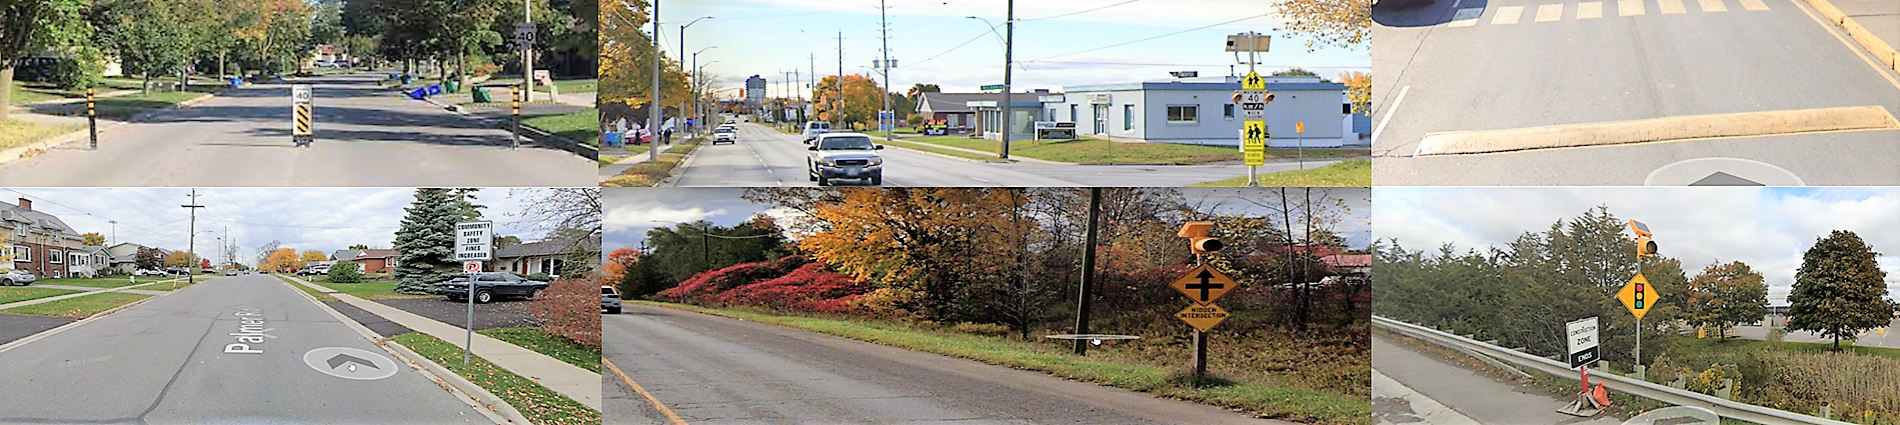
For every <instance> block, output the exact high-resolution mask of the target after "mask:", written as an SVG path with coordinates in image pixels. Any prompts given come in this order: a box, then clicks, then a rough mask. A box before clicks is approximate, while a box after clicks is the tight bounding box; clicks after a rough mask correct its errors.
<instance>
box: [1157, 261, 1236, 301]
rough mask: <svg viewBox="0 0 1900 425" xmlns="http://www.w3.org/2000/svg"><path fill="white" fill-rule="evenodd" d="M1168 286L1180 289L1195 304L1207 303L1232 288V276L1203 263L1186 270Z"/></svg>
mask: <svg viewBox="0 0 1900 425" xmlns="http://www.w3.org/2000/svg"><path fill="white" fill-rule="evenodd" d="M1168 286H1172V287H1174V290H1176V291H1181V295H1186V296H1187V297H1188V299H1189V300H1193V301H1194V303H1195V304H1208V303H1212V302H1214V300H1216V299H1220V296H1221V295H1223V294H1226V293H1227V290H1229V289H1234V278H1231V277H1227V275H1226V274H1222V273H1221V272H1220V270H1215V269H1214V267H1213V266H1209V265H1205V264H1203V265H1201V266H1200V267H1195V268H1194V269H1193V270H1188V272H1187V274H1186V275H1183V276H1181V278H1180V279H1175V280H1174V283H1173V284H1170V285H1168Z"/></svg>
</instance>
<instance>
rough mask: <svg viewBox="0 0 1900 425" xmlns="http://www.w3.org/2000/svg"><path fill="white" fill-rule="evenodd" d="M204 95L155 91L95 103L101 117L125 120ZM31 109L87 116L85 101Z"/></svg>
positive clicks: (194, 92) (50, 113)
mask: <svg viewBox="0 0 1900 425" xmlns="http://www.w3.org/2000/svg"><path fill="white" fill-rule="evenodd" d="M204 95H205V93H203V92H198V91H153V92H150V93H134V94H129V95H125V96H118V97H107V98H100V99H98V100H97V102H95V103H96V104H97V105H96V109H97V110H98V112H99V117H100V118H107V119H115V120H124V119H127V118H131V117H132V116H133V115H137V114H139V113H141V112H146V111H152V110H158V109H166V108H172V107H176V106H178V104H180V103H184V102H185V101H189V100H192V99H196V98H198V97H199V96H204ZM31 109H32V110H33V112H34V113H40V114H47V115H65V116H74V117H84V116H86V104H85V103H84V102H78V103H66V104H59V105H46V106H38V107H33V108H31Z"/></svg>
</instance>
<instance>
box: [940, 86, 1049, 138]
mask: <svg viewBox="0 0 1900 425" xmlns="http://www.w3.org/2000/svg"><path fill="white" fill-rule="evenodd" d="M990 96H991V97H990V98H987V99H980V100H972V101H969V102H966V103H965V106H968V107H969V108H970V110H971V111H974V112H975V113H976V126H975V128H974V129H972V130H971V133H972V134H974V135H976V136H977V137H982V138H985V139H990V140H998V141H1000V140H1003V133H1002V128H1003V111H1002V109H1003V108H1002V107H1001V106H998V105H1001V104H1002V103H1003V94H1002V93H996V94H992V95H990ZM1065 98H1066V97H1065V96H1064V95H1063V94H1062V93H1050V92H1049V90H1048V89H1036V90H1033V91H1029V92H1024V93H1016V94H1012V95H1010V96H1009V105H1010V107H1009V109H1010V111H1012V112H1014V113H1015V115H1014V116H1012V117H1010V121H1009V128H1010V132H1009V139H1010V140H1031V139H1035V138H1036V134H1035V133H1034V132H1033V131H1032V130H1033V129H1034V128H1035V125H1036V122H1037V121H1055V110H1053V109H1051V110H1050V112H1049V114H1047V115H1045V114H1043V105H1046V104H1052V103H1061V102H1062V101H1063V100H1064V99H1065Z"/></svg>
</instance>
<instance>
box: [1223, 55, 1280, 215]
mask: <svg viewBox="0 0 1900 425" xmlns="http://www.w3.org/2000/svg"><path fill="white" fill-rule="evenodd" d="M1272 41H1273V37H1272V36H1265V37H1262V36H1261V35H1260V33H1256V32H1252V31H1248V32H1247V33H1245V34H1239V35H1230V36H1227V51H1229V52H1247V76H1246V77H1243V78H1241V80H1240V90H1241V91H1240V92H1238V93H1235V95H1234V98H1235V99H1234V101H1235V102H1236V103H1239V104H1240V111H1241V114H1242V119H1244V120H1245V121H1243V124H1244V126H1243V127H1242V128H1241V134H1240V150H1241V159H1243V160H1244V161H1245V162H1246V164H1247V187H1260V181H1259V180H1258V179H1257V178H1256V177H1257V174H1258V172H1259V168H1258V167H1260V166H1262V165H1266V164H1267V121H1266V118H1267V102H1272V101H1273V93H1271V92H1268V91H1267V80H1266V79H1265V78H1262V77H1261V76H1260V73H1259V72H1255V71H1254V65H1256V64H1259V62H1260V52H1265V51H1267V47H1268V46H1269V45H1271V44H1272Z"/></svg>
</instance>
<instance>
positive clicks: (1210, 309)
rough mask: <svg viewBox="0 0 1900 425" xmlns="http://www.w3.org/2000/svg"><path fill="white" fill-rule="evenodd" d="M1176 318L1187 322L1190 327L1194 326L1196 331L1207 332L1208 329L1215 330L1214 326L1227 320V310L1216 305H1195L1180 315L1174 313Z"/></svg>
mask: <svg viewBox="0 0 1900 425" xmlns="http://www.w3.org/2000/svg"><path fill="white" fill-rule="evenodd" d="M1174 317H1176V318H1179V319H1181V321H1183V322H1187V324H1188V326H1193V327H1194V329H1197V330H1200V331H1201V332H1207V330H1208V329H1213V328H1214V325H1218V324H1220V322H1221V321H1222V320H1227V310H1226V309H1222V308H1220V306H1218V305H1214V304H1193V305H1189V306H1188V308H1186V309H1183V310H1181V312H1179V313H1174Z"/></svg>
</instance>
